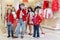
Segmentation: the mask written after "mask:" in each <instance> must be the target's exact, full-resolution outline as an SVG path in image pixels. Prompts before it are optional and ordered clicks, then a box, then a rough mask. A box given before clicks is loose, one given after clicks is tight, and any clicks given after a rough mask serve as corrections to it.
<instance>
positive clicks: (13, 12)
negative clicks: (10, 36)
mask: <svg viewBox="0 0 60 40" xmlns="http://www.w3.org/2000/svg"><path fill="white" fill-rule="evenodd" d="M12 14H13V17H14V23H13V26H14V27H13V28H14V29H13V30H14V32H15V28H16V26H17V20H16V18H17V17H16V11H15V8H14V7H12Z"/></svg>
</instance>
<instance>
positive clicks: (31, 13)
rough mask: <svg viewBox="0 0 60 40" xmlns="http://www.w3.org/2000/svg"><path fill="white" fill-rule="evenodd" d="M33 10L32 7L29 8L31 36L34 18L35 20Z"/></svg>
mask: <svg viewBox="0 0 60 40" xmlns="http://www.w3.org/2000/svg"><path fill="white" fill-rule="evenodd" d="M33 15H34V13H33V9H32V8H31V7H28V15H27V17H28V18H27V19H28V20H27V21H28V25H29V35H32V24H33V22H32V18H33Z"/></svg>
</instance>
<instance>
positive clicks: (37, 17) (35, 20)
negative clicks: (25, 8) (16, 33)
mask: <svg viewBox="0 0 60 40" xmlns="http://www.w3.org/2000/svg"><path fill="white" fill-rule="evenodd" d="M41 22H42V18H41V17H40V16H39V15H37V16H35V15H34V17H33V23H34V25H40V23H41Z"/></svg>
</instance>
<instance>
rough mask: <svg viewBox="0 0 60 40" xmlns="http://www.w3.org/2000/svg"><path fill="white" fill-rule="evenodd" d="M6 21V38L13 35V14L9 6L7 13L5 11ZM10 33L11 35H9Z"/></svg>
mask: <svg viewBox="0 0 60 40" xmlns="http://www.w3.org/2000/svg"><path fill="white" fill-rule="evenodd" d="M5 18H6V21H7V27H8V38H9V37H10V36H12V37H13V22H14V17H13V14H12V12H11V9H10V8H9V9H8V10H7V13H6V16H5ZM10 34H11V35H10Z"/></svg>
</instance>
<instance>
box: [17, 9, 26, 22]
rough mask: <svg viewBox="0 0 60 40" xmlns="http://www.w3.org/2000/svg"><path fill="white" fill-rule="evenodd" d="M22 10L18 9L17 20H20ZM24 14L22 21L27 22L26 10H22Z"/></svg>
mask: <svg viewBox="0 0 60 40" xmlns="http://www.w3.org/2000/svg"><path fill="white" fill-rule="evenodd" d="M20 11H21V10H20V9H18V10H17V19H20ZM22 12H23V14H24V15H23V16H22V19H23V21H26V10H22Z"/></svg>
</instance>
